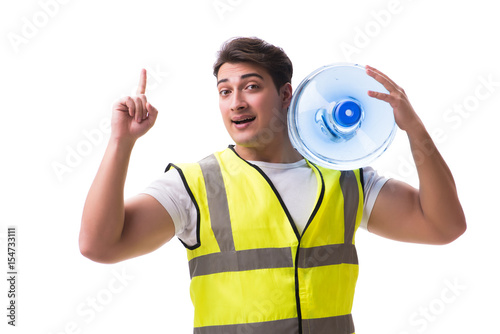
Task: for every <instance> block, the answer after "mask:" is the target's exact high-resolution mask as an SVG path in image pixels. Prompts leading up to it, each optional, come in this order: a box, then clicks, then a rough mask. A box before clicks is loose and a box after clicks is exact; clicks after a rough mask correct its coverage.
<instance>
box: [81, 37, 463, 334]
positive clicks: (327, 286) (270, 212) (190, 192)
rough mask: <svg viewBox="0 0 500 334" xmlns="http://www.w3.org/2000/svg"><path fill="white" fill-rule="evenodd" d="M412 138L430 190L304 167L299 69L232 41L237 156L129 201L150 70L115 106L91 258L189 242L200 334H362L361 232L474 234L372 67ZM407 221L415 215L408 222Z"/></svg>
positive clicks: (227, 91)
mask: <svg viewBox="0 0 500 334" xmlns="http://www.w3.org/2000/svg"><path fill="white" fill-rule="evenodd" d="M366 72H367V75H370V76H372V77H373V78H375V79H376V80H377V81H379V82H380V83H382V84H383V86H384V87H385V88H386V89H387V90H388V91H389V94H384V93H380V92H367V93H368V94H369V95H370V96H371V97H373V98H376V99H380V100H383V101H385V102H387V103H389V104H390V105H391V106H392V108H393V110H394V116H395V119H396V123H397V125H398V126H399V128H400V129H402V130H404V131H406V133H407V134H408V138H409V141H410V144H411V149H412V152H413V154H414V156H417V155H418V156H419V160H418V164H417V170H418V175H419V179H420V189H418V190H417V189H414V188H412V187H410V186H409V185H407V184H405V183H402V182H399V181H396V180H392V179H391V180H386V179H384V178H382V177H379V176H378V175H377V174H376V173H375V172H374V171H373V170H372V169H370V168H365V169H360V170H355V171H346V172H339V171H333V170H328V169H326V168H322V167H319V166H315V165H313V164H311V163H309V162H308V161H306V160H304V159H303V158H302V157H301V156H300V155H299V154H298V153H297V151H295V150H294V148H293V147H292V145H291V143H290V140H289V138H288V131H287V126H286V113H287V109H288V107H289V105H290V102H291V98H292V87H291V84H290V82H291V76H292V64H291V62H290V60H289V59H288V57H287V56H286V54H285V53H284V52H283V50H281V49H280V48H277V47H275V46H273V45H269V44H267V43H266V42H264V41H262V40H260V39H256V38H237V39H233V40H231V41H228V42H227V43H226V44H225V45H224V46H223V47H222V49H221V51H220V52H219V56H218V60H217V62H216V63H215V65H214V74H215V76H216V78H217V89H218V92H219V107H220V110H221V114H222V118H223V121H224V124H225V127H226V129H227V131H228V133H229V134H230V136H231V138H232V139H233V140H234V142H235V145H234V146H230V147H229V148H227V149H226V150H223V151H220V152H216V153H214V154H213V155H210V156H208V157H207V158H205V159H203V160H202V161H200V162H199V163H195V164H171V165H169V166H168V168H167V169H168V172H166V173H165V175H164V177H163V178H162V179H160V180H158V181H156V182H153V183H152V184H151V185H150V186H149V187H148V188H147V189H146V190H145V191H144V193H142V194H139V195H136V196H134V197H132V198H130V199H128V200H127V201H124V199H123V188H124V183H125V178H126V173H127V166H128V162H129V158H130V154H131V151H132V148H133V146H134V143H135V141H136V140H137V139H138V138H139V137H141V136H142V135H144V134H145V133H146V132H147V131H148V130H149V129H150V128H151V127H152V126H153V124H154V122H155V120H156V117H157V113H158V111H157V110H156V109H155V108H154V107H153V106H152V105H151V104H150V103H149V102H148V101H147V98H146V96H145V95H144V94H145V91H146V73H145V71H144V70H143V71H142V72H141V78H140V83H139V87H138V91H137V96H135V97H125V98H122V99H120V100H119V101H118V102H117V103H116V104H115V105H114V107H113V118H112V133H111V138H110V141H109V144H108V147H107V149H106V152H105V154H104V158H103V161H102V164H101V166H100V168H99V170H98V173H97V175H96V178H95V180H94V182H93V184H92V186H91V188H90V190H89V194H88V198H87V201H86V203H85V208H84V212H83V218H82V227H81V233H80V249H81V252H82V254H83V255H85V256H86V257H88V258H90V259H92V260H94V261H97V262H102V263H114V262H118V261H123V260H126V259H129V258H132V257H136V256H140V255H143V254H146V253H148V252H151V251H153V250H155V249H157V248H158V247H160V246H161V245H163V244H164V243H166V242H167V241H169V240H170V239H171V238H172V237H173V236H174V235H177V236H178V237H179V239H180V240H181V242H182V243H183V244H184V246H185V247H186V249H187V252H188V259H189V267H190V273H191V278H192V282H191V294H192V300H193V303H194V305H195V324H194V326H195V331H194V332H195V333H353V332H354V325H353V321H352V317H351V314H350V312H351V307H352V299H353V295H354V287H355V283H356V279H357V274H358V266H357V256H356V251H355V247H354V235H355V232H356V229H357V227H358V226H360V225H361V226H364V227H365V228H367V229H368V230H369V231H370V232H372V233H375V234H378V235H381V236H384V237H387V238H391V239H395V240H400V241H405V242H415V243H427V244H446V243H449V242H451V241H453V240H455V239H456V238H457V237H459V236H460V235H461V234H462V233H463V232H464V231H465V229H466V223H465V218H464V214H463V212H462V208H461V205H460V202H459V199H458V196H457V191H456V188H455V184H454V181H453V177H452V175H451V173H450V171H449V169H448V167H447V166H446V163H445V162H444V160H443V159H442V157H441V156H440V154H439V152H438V150H437V149H436V147H435V146H434V144H433V142H432V140H431V138H430V136H429V134H428V133H427V131H426V129H425V127H424V125H423V124H422V122H421V120H420V119H419V118H418V116H417V114H416V113H415V111H414V110H413V108H412V107H411V105H410V103H409V101H408V98H407V97H406V95H405V93H404V91H403V90H402V89H401V88H400V87H399V86H397V85H396V84H395V83H394V82H393V81H392V80H390V79H389V78H387V77H386V76H385V75H384V74H383V73H381V72H380V71H378V70H377V69H374V68H372V67H369V66H367V67H366ZM402 217H404V218H403V219H402Z"/></svg>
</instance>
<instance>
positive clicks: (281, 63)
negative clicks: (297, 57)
mask: <svg viewBox="0 0 500 334" xmlns="http://www.w3.org/2000/svg"><path fill="white" fill-rule="evenodd" d="M224 63H233V64H237V63H253V64H255V65H259V66H260V67H262V68H264V69H265V70H266V71H267V72H268V73H269V75H270V76H271V78H272V79H273V82H274V85H275V86H276V89H277V90H278V91H279V89H280V88H281V87H282V86H283V85H284V84H286V83H291V82H292V74H293V66H292V62H291V61H290V59H289V58H288V56H287V55H286V53H285V52H284V51H283V49H281V48H279V47H277V46H274V45H271V44H269V43H267V42H265V41H263V40H261V39H259V38H256V37H251V38H249V37H239V38H234V39H231V40H229V41H227V42H226V43H224V44H223V46H222V48H221V49H220V51H219V52H218V57H217V60H216V62H215V64H214V75H215V77H216V78H217V77H218V75H219V69H220V67H221V66H222V65H223V64H224Z"/></svg>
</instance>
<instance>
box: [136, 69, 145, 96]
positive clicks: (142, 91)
mask: <svg viewBox="0 0 500 334" xmlns="http://www.w3.org/2000/svg"><path fill="white" fill-rule="evenodd" d="M146 81H147V75H146V70H145V69H142V70H141V76H140V78H139V86H137V95H141V94H146Z"/></svg>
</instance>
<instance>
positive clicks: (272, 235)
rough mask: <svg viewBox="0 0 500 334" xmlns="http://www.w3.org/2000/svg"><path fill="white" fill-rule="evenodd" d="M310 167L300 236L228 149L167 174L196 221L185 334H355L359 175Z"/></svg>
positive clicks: (265, 186) (263, 180)
mask: <svg viewBox="0 0 500 334" xmlns="http://www.w3.org/2000/svg"><path fill="white" fill-rule="evenodd" d="M172 166H174V165H172ZM310 166H311V168H312V169H313V170H314V172H315V174H316V177H317V180H318V193H317V204H316V206H315V208H314V210H313V213H312V214H311V217H310V219H309V221H308V223H307V225H306V227H305V229H304V232H303V234H302V236H300V235H299V234H298V232H297V229H296V228H295V225H294V223H293V221H292V219H291V216H290V214H289V212H288V209H287V208H286V206H285V205H284V203H283V201H282V200H281V197H280V195H279V194H278V192H277V191H276V189H275V188H274V186H273V185H272V183H271V181H270V180H269V179H268V178H267V176H266V175H265V174H264V173H263V172H262V171H261V170H260V169H259V168H258V167H257V166H254V165H251V164H249V163H248V162H246V161H244V160H243V159H241V158H239V157H238V156H237V154H236V153H235V152H234V151H233V150H231V149H227V150H225V151H223V152H219V153H216V154H214V155H211V156H209V157H207V158H205V159H203V160H202V161H200V162H199V164H186V165H179V166H174V167H176V168H177V169H178V170H179V172H180V173H181V176H182V178H183V180H184V181H185V183H186V188H187V189H188V192H189V193H190V195H191V197H192V199H193V201H194V202H195V205H196V206H197V208H198V207H199V210H198V211H199V215H200V217H199V221H200V223H199V226H198V228H199V230H200V231H199V242H198V244H197V246H196V247H191V248H190V249H188V259H189V270H190V275H191V278H192V282H191V297H192V300H193V304H194V306H195V330H194V333H200V334H204V333H207V334H212V333H214V334H215V333H273V334H278V333H318V334H321V333H341V334H350V333H354V324H353V321H352V316H351V314H350V312H351V308H352V299H353V295H354V286H355V283H356V280H357V274H358V259H357V255H356V249H355V246H354V235H355V231H356V229H357V227H358V225H359V222H360V219H361V214H362V207H363V193H362V185H361V182H360V171H346V172H339V171H331V170H327V169H323V168H320V167H317V166H315V165H312V164H310ZM291 181H293V180H291Z"/></svg>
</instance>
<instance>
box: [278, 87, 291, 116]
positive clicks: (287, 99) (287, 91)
mask: <svg viewBox="0 0 500 334" xmlns="http://www.w3.org/2000/svg"><path fill="white" fill-rule="evenodd" d="M280 97H281V102H282V103H283V108H285V109H286V108H288V107H289V106H290V103H291V102H292V85H291V84H290V83H289V82H287V83H286V84H284V85H283V86H282V87H281V89H280Z"/></svg>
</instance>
